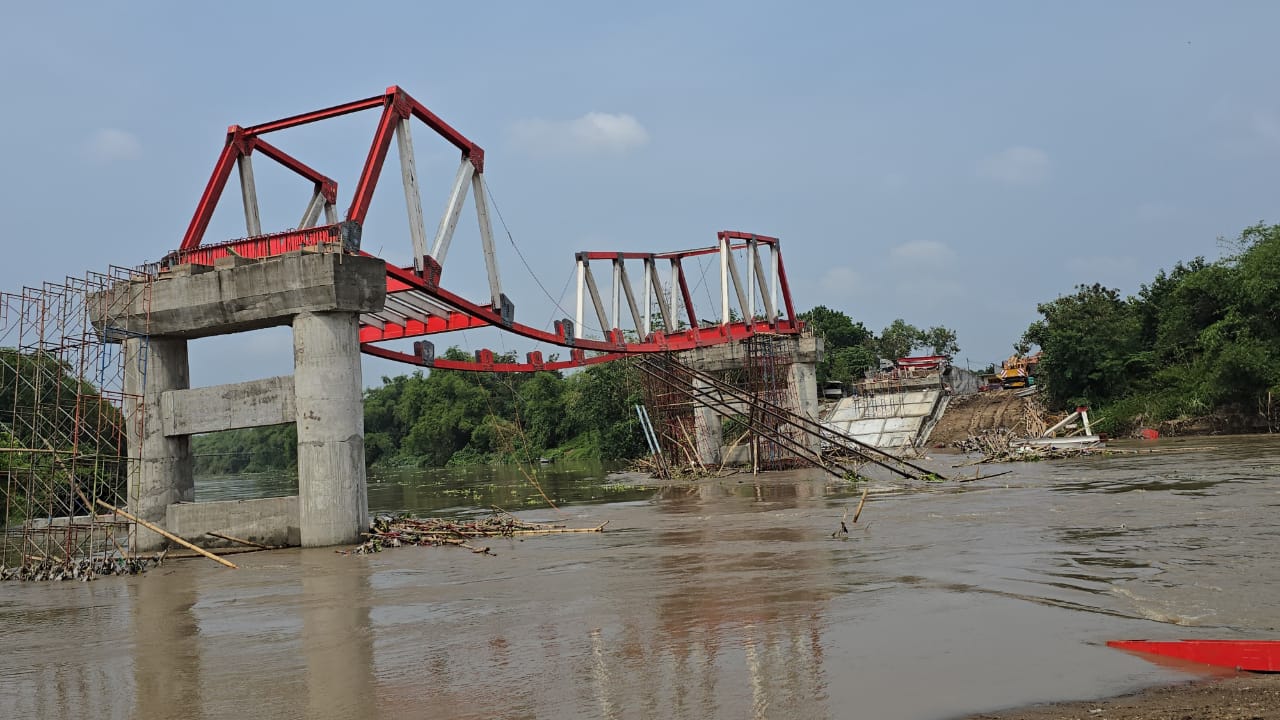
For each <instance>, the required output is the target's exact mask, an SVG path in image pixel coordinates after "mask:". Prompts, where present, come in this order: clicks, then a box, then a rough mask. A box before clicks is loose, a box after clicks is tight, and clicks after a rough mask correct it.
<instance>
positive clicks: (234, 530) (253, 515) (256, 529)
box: [165, 495, 299, 547]
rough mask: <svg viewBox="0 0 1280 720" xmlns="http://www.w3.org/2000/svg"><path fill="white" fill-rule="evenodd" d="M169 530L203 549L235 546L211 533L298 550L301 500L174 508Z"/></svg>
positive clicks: (168, 511)
mask: <svg viewBox="0 0 1280 720" xmlns="http://www.w3.org/2000/svg"><path fill="white" fill-rule="evenodd" d="M165 529H166V530H168V531H169V532H171V533H173V534H174V535H177V536H179V537H181V538H184V539H186V540H190V541H191V542H193V543H195V544H197V545H199V546H201V547H221V546H224V545H229V544H233V543H230V542H228V541H226V540H220V539H217V538H214V537H213V536H210V535H206V534H205V533H209V532H216V533H220V534H222V535H230V536H231V537H236V538H240V539H242V540H249V541H252V542H256V543H262V544H263V545H291V546H296V545H297V544H298V542H299V531H298V496H297V495H292V496H289V497H274V498H260V499H257V500H223V501H220V502H198V503H181V504H179V505H170V506H169V507H168V508H166V512H165Z"/></svg>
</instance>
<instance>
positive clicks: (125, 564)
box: [0, 267, 151, 580]
mask: <svg viewBox="0 0 1280 720" xmlns="http://www.w3.org/2000/svg"><path fill="white" fill-rule="evenodd" d="M140 275H141V277H142V278H145V279H147V280H149V279H150V277H151V276H150V275H149V274H146V273H145V272H142V271H138V270H130V269H126V268H119V267H112V268H110V269H109V270H108V272H106V273H96V272H90V273H87V274H86V275H85V276H84V277H79V278H72V277H68V278H67V279H66V280H65V281H64V282H61V283H51V282H50V283H45V284H43V285H42V286H40V287H38V288H37V287H27V288H23V289H22V291H21V292H16V293H0V474H2V475H3V477H2V478H0V486H2V487H3V492H4V497H3V505H4V512H5V515H4V520H3V527H4V530H3V533H0V578H4V579H23V580H43V579H65V578H72V577H74V578H81V579H88V578H90V577H93V576H94V575H98V574H105V573H112V574H117V573H122V572H133V571H135V570H136V567H137V563H136V558H135V557H134V555H133V553H132V552H131V551H130V550H128V548H129V547H130V542H129V541H130V537H131V533H132V531H133V526H132V524H131V523H129V522H126V521H124V520H123V519H119V518H116V517H115V516H114V515H112V514H104V513H102V512H101V506H100V505H99V504H98V501H104V502H107V503H111V504H122V502H123V500H122V499H123V498H124V497H125V490H126V487H127V484H128V473H129V472H131V471H135V470H136V468H133V467H131V463H130V462H129V460H128V445H127V442H126V438H127V437H128V436H129V435H131V434H132V433H130V432H129V430H130V427H129V424H130V423H136V422H141V420H142V417H143V414H142V412H141V410H142V397H141V387H140V386H139V387H136V388H126V386H125V362H124V356H125V353H124V352H123V346H122V345H120V344H119V341H120V340H126V339H131V338H132V339H136V340H137V342H139V343H140V352H139V353H138V357H139V362H140V363H142V365H143V367H140V368H139V371H140V372H139V374H138V375H137V376H135V377H145V362H146V352H145V350H146V342H147V341H146V334H145V332H143V333H140V334H139V333H137V332H136V331H135V332H134V333H131V334H130V333H126V332H125V331H124V330H123V329H121V328H122V323H119V324H118V323H116V322H115V320H116V319H117V318H121V317H123V315H124V314H125V313H126V312H127V311H129V310H130V309H131V308H136V307H142V308H148V307H149V304H150V291H151V283H150V282H149V281H148V282H130V281H136V280H137V279H139V277H140ZM91 308H92V310H91ZM94 316H96V317H94ZM131 393H133V394H131ZM134 465H136V464H134Z"/></svg>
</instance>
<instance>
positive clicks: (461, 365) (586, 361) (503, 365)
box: [360, 344, 627, 373]
mask: <svg viewBox="0 0 1280 720" xmlns="http://www.w3.org/2000/svg"><path fill="white" fill-rule="evenodd" d="M360 352H363V353H365V354H366V355H372V356H374V357H380V358H384V359H386V360H394V361H396V362H402V363H405V364H408V365H417V366H419V367H427V368H437V369H440V370H462V371H465V372H512V373H516V372H541V371H544V370H547V371H551V372H555V371H559V370H568V369H570V368H578V367H588V366H591V365H599V364H601V363H607V362H612V361H614V360H621V359H622V358H624V357H627V355H626V353H603V354H600V355H592V356H590V357H588V356H587V355H586V353H585V352H583V351H581V350H574V351H571V352H570V354H569V359H568V360H543V359H542V353H540V352H531V353H527V354H526V355H525V361H524V362H522V363H509V362H497V361H496V360H495V357H496V356H495V355H494V353H493V351H492V350H479V351H477V352H476V356H477V357H476V359H475V361H471V360H449V359H447V358H435V359H434V360H431V361H425V360H423V359H422V358H420V357H418V356H417V355H411V354H409V353H403V352H400V351H398V350H391V349H389V348H384V347H378V346H377V345H368V344H361V346H360Z"/></svg>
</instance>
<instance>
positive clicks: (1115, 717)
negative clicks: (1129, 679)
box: [965, 673, 1280, 720]
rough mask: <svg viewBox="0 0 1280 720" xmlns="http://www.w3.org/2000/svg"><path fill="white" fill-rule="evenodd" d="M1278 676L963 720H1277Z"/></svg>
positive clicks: (1183, 686) (1170, 687)
mask: <svg viewBox="0 0 1280 720" xmlns="http://www.w3.org/2000/svg"><path fill="white" fill-rule="evenodd" d="M1278 718H1280V674H1274V673H1273V674H1247V673H1246V674H1241V675H1233V676H1231V677H1224V678H1218V679H1215V680H1206V681H1200V682H1194V683H1178V684H1175V685H1167V686H1160V687H1154V688H1148V689H1146V690H1143V691H1141V692H1137V693H1133V694H1131V695H1124V696H1121V697H1115V698H1106V699H1101V700H1089V701H1083V702H1070V703H1059V704H1054V705H1033V706H1030V707H1024V708H1018V709H1015V710H1009V711H1006V712H1000V713H995V714H988V713H983V714H979V715H970V716H968V718H966V719H965V720H1277V719H1278Z"/></svg>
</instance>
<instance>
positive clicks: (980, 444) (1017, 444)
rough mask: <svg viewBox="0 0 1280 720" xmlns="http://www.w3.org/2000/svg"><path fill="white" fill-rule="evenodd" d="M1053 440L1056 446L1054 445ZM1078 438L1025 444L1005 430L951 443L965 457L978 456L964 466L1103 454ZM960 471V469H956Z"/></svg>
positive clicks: (1030, 441) (1021, 439)
mask: <svg viewBox="0 0 1280 720" xmlns="http://www.w3.org/2000/svg"><path fill="white" fill-rule="evenodd" d="M1055 440H1056V444H1051V443H1054V441H1055ZM1078 440H1079V439H1078V438H1035V439H1033V440H1027V439H1026V438H1021V437H1018V436H1017V435H1015V434H1014V433H1013V432H1011V431H1009V430H1006V429H998V430H992V431H989V432H985V433H982V434H980V435H970V436H969V437H967V438H965V439H964V440H958V441H956V442H955V443H954V445H955V447H957V448H959V449H960V450H963V451H964V452H966V453H978V454H981V455H982V459H981V460H977V461H975V462H972V463H966V465H981V464H983V463H1007V462H1034V461H1036V460H1057V459H1060V458H1069V457H1079V456H1081V455H1093V454H1096V453H1100V452H1105V451H1104V450H1103V449H1102V446H1101V445H1099V444H1096V443H1095V444H1085V443H1080V442H1078ZM957 467H962V466H957Z"/></svg>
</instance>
